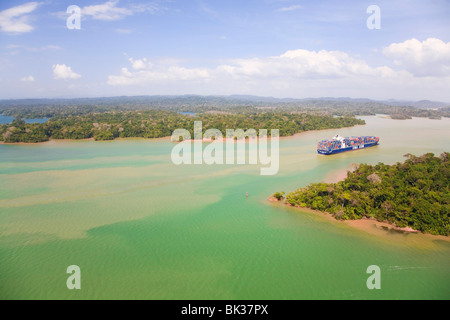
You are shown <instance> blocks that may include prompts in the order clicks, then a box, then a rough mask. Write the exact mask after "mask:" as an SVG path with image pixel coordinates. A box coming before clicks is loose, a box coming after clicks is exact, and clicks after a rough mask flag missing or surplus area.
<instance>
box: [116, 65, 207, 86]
mask: <svg viewBox="0 0 450 320" xmlns="http://www.w3.org/2000/svg"><path fill="white" fill-rule="evenodd" d="M128 60H129V61H130V63H131V66H132V68H133V69H134V70H135V71H130V70H128V68H126V67H124V68H122V69H121V72H120V75H117V76H109V77H108V82H107V83H108V84H109V85H111V86H132V85H138V86H139V85H141V86H144V85H148V84H152V83H169V82H170V83H173V82H178V81H180V82H183V81H205V80H208V79H209V77H210V72H209V70H207V69H204V68H203V69H196V68H184V67H179V66H177V65H172V66H170V65H167V63H166V61H165V60H162V61H160V62H159V63H158V65H157V66H156V67H155V65H154V64H153V63H150V62H148V61H147V59H146V58H144V59H138V60H134V59H132V58H130V59H128Z"/></svg>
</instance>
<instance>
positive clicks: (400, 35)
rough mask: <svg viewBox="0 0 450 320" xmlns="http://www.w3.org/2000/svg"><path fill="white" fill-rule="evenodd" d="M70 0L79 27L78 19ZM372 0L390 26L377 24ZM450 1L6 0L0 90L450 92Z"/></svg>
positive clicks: (11, 93) (405, 95)
mask: <svg viewBox="0 0 450 320" xmlns="http://www.w3.org/2000/svg"><path fill="white" fill-rule="evenodd" d="M70 5H77V6H78V7H79V8H80V9H81V29H80V30H69V29H68V28H67V26H66V20H67V18H68V17H69V14H67V13H66V10H67V8H68V7H69V6H70ZM370 5H377V6H378V7H379V8H380V10H381V16H380V17H381V29H379V30H370V29H369V28H368V27H367V23H366V22H367V20H368V19H369V17H370V16H371V14H368V13H367V8H368V7H369V6H370ZM448 17H450V1H448V0H431V1H422V0H403V1H395V0H390V1H330V0H327V1H297V0H258V1H254V0H244V1H236V0H226V1H225V0H222V1H219V0H215V1H212V0H155V1H135V0H90V1H62V0H43V1H8V0H6V1H1V2H0V99H9V98H44V97H49V98H59V97H100V96H117V95H141V94H143V95H158V94H171V95H178V94H207V95H229V94H250V95H261V96H274V97H293V98H307V97H324V96H334V97H354V98H373V99H391V98H393V99H408V100H421V99H432V100H439V101H447V102H450V19H448Z"/></svg>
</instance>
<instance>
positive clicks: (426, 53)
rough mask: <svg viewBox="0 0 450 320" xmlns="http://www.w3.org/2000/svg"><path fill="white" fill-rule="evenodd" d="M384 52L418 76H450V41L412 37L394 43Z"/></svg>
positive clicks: (398, 64) (397, 63)
mask: <svg viewBox="0 0 450 320" xmlns="http://www.w3.org/2000/svg"><path fill="white" fill-rule="evenodd" d="M383 53H384V54H385V55H386V56H387V57H389V58H391V59H393V60H394V63H395V64H396V65H397V66H400V67H404V68H405V69H406V70H407V71H408V72H411V73H412V74H414V75H416V76H419V77H422V76H437V77H441V76H450V42H448V43H445V42H443V41H442V40H440V39H436V38H429V39H427V40H425V41H422V42H421V41H419V40H417V39H411V40H407V41H405V42H402V43H393V44H391V45H390V46H388V47H386V48H384V49H383Z"/></svg>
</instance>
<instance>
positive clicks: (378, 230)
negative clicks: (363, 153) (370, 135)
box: [268, 164, 450, 242]
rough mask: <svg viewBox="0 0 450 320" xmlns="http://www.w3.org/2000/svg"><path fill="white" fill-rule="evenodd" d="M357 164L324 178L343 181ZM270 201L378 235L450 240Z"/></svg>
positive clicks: (333, 181) (406, 228)
mask: <svg viewBox="0 0 450 320" xmlns="http://www.w3.org/2000/svg"><path fill="white" fill-rule="evenodd" d="M356 166H357V165H356V164H352V165H350V168H346V169H340V170H336V171H332V172H330V173H328V174H327V176H326V177H325V179H324V180H323V182H324V183H338V182H341V181H344V180H345V179H347V174H348V172H354V171H355V170H356V168H357V167H356ZM268 201H269V202H270V203H272V204H278V205H279V204H282V205H283V206H286V207H288V208H293V209H295V210H297V211H305V212H309V213H312V214H315V215H319V216H321V217H324V218H326V219H327V220H329V221H334V222H336V223H343V224H344V225H347V226H349V227H352V228H354V229H357V230H360V231H364V232H366V233H370V234H373V235H377V236H385V235H386V232H396V233H399V234H420V235H423V236H426V237H432V238H433V239H436V240H437V239H440V240H444V241H448V242H450V236H443V235H433V234H429V233H424V232H422V231H418V230H414V229H412V228H410V227H405V228H400V227H398V226H396V225H394V224H390V223H388V222H384V221H383V222H381V221H378V220H376V219H373V218H367V217H364V218H362V219H360V220H338V219H336V218H335V217H334V216H333V215H332V214H331V213H328V212H324V211H319V210H313V209H311V208H308V207H296V206H292V205H290V204H289V203H287V202H286V199H283V200H280V201H279V200H278V199H276V198H274V197H273V195H271V196H270V198H269V199H268Z"/></svg>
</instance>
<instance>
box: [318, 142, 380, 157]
mask: <svg viewBox="0 0 450 320" xmlns="http://www.w3.org/2000/svg"><path fill="white" fill-rule="evenodd" d="M377 145H378V142H376V143H368V144H365V145H360V146H357V147H348V148H340V149H335V150H317V152H318V153H319V154H324V155H332V154H337V153H343V152H347V151H355V150H361V149H366V148H370V147H375V146H377Z"/></svg>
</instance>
